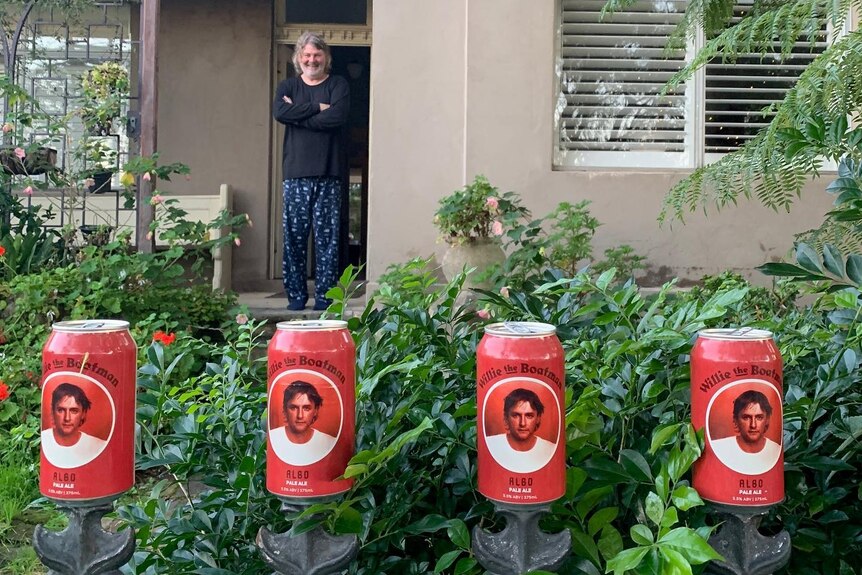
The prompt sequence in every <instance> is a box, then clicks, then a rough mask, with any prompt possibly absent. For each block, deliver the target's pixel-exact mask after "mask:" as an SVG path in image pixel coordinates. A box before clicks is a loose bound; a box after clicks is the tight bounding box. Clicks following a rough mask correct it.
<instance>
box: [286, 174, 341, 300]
mask: <svg viewBox="0 0 862 575" xmlns="http://www.w3.org/2000/svg"><path fill="white" fill-rule="evenodd" d="M340 211H341V178H334V177H328V176H318V177H311V178H291V179H288V180H284V216H283V219H282V225H283V226H284V260H283V266H282V274H283V276H282V277H283V278H284V291H285V292H286V293H287V297H288V299H289V300H290V301H291V302H294V301H297V300H298V301H300V302H304V301H306V300H307V299H308V284H307V282H306V277H307V274H306V261H307V259H308V233H309V229H310V228H313V230H314V254H315V267H314V278H315V279H314V300H315V303H318V302H327V303H328V302H329V300H327V299H326V292H327V291H329V288H331V287H333V286H334V285H335V282H336V281H337V279H338V225H339V216H340Z"/></svg>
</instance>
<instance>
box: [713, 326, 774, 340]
mask: <svg viewBox="0 0 862 575" xmlns="http://www.w3.org/2000/svg"><path fill="white" fill-rule="evenodd" d="M697 336H698V337H702V338H705V339H720V340H726V341H756V340H762V339H772V332H771V331H768V330H765V329H757V328H754V327H722V328H712V329H702V330H700V331H699V332H697Z"/></svg>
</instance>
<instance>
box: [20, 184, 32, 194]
mask: <svg viewBox="0 0 862 575" xmlns="http://www.w3.org/2000/svg"><path fill="white" fill-rule="evenodd" d="M21 193H22V194H24V195H25V196H32V195H33V186H27V187H26V188H24V190H23V191H22V192H21Z"/></svg>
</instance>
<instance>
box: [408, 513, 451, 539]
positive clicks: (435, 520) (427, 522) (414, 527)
mask: <svg viewBox="0 0 862 575" xmlns="http://www.w3.org/2000/svg"><path fill="white" fill-rule="evenodd" d="M449 524H450V522H449V520H448V519H446V518H445V517H443V516H442V515H437V514H431V515H426V516H425V517H423V518H422V519H420V520H419V521H416V522H415V523H411V524H410V525H408V526H407V527H405V528H404V531H405V532H407V533H410V534H413V535H417V534H419V533H434V532H435V531H439V530H441V529H443V528H444V527H448V526H449Z"/></svg>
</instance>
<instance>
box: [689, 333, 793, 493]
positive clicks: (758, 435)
mask: <svg viewBox="0 0 862 575" xmlns="http://www.w3.org/2000/svg"><path fill="white" fill-rule="evenodd" d="M783 397H784V390H783V375H782V365H781V354H780V352H779V351H778V347H777V346H776V345H775V341H774V340H773V338H772V333H771V332H768V331H765V330H760V329H753V328H736V329H730V328H727V329H706V330H703V331H701V332H700V333H698V337H697V341H696V342H695V344H694V348H693V349H692V351H691V419H692V425H693V426H694V428H695V429H696V430H701V429H704V428H705V430H704V436H705V443H706V445H705V447H704V450H703V454H702V455H701V457H700V459H698V460H697V461H696V462H695V464H694V467H693V485H694V488H695V489H697V491H698V493H699V494H700V496H701V497H702V498H703V499H706V500H708V501H712V502H714V503H721V504H725V505H736V506H741V507H759V506H766V505H774V504H776V503H780V502H781V501H782V500H783V499H784V452H783V447H782V441H783V425H782V417H783V414H782V398H783Z"/></svg>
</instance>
